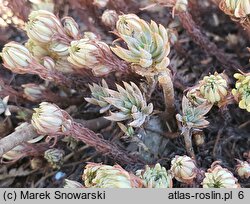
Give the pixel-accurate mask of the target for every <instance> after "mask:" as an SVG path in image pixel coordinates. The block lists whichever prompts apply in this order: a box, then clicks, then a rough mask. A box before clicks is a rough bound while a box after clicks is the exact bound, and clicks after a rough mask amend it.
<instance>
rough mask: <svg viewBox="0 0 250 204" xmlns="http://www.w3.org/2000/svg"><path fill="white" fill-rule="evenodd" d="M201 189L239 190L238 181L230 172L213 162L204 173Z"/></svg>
mask: <svg viewBox="0 0 250 204" xmlns="http://www.w3.org/2000/svg"><path fill="white" fill-rule="evenodd" d="M202 185H203V188H239V187H240V185H239V184H238V180H237V179H236V178H235V177H234V175H233V174H232V172H230V171H229V170H228V169H226V168H223V167H222V166H220V165H219V164H218V162H214V163H213V164H212V165H211V168H210V169H208V170H207V173H205V178H204V179H203V182H202Z"/></svg>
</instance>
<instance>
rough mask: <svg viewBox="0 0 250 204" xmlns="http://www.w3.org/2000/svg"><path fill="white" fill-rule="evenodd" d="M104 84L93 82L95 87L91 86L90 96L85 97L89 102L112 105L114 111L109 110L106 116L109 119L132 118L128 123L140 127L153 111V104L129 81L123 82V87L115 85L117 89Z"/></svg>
mask: <svg viewBox="0 0 250 204" xmlns="http://www.w3.org/2000/svg"><path fill="white" fill-rule="evenodd" d="M103 83H104V84H103V85H104V86H99V85H96V84H95V89H93V86H94V85H93V86H92V87H91V88H92V90H91V95H92V97H91V98H86V100H87V101H88V102H89V103H92V104H95V105H99V106H101V107H105V108H106V109H105V110H107V109H108V108H107V107H109V106H110V107H112V108H113V109H114V111H110V116H107V117H106V118H107V119H108V120H111V121H124V120H132V121H131V122H130V123H129V124H128V125H129V126H132V127H140V126H141V125H142V124H143V123H144V122H145V120H146V117H147V116H149V115H150V114H151V113H152V112H153V104H152V103H150V104H147V102H146V99H145V97H144V96H143V94H142V93H141V91H140V89H139V88H138V86H137V85H136V84H135V83H133V82H130V84H128V83H127V82H123V85H124V88H123V87H121V86H120V85H118V84H117V85H116V87H117V91H114V90H111V89H109V88H107V86H106V85H107V84H106V83H105V82H103ZM110 107H109V109H110Z"/></svg>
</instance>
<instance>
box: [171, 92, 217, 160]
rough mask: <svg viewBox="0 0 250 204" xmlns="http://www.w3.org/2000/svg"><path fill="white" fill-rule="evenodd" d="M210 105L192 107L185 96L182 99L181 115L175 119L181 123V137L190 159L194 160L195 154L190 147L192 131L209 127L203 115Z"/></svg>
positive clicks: (191, 146)
mask: <svg viewBox="0 0 250 204" xmlns="http://www.w3.org/2000/svg"><path fill="white" fill-rule="evenodd" d="M212 106H213V105H212V104H209V103H203V104H201V105H198V106H194V105H193V104H192V103H191V102H190V101H189V100H188V99H187V98H186V97H185V96H183V99H182V115H180V114H177V115H176V119H177V120H178V121H179V122H181V125H182V130H181V131H182V135H183V137H184V141H185V146H186V150H187V152H188V154H189V156H190V157H191V158H192V159H195V154H194V150H193V145H192V131H193V129H202V128H205V127H207V126H208V125H209V122H208V121H207V120H206V118H205V115H206V114H207V113H208V112H209V110H210V109H211V108H212Z"/></svg>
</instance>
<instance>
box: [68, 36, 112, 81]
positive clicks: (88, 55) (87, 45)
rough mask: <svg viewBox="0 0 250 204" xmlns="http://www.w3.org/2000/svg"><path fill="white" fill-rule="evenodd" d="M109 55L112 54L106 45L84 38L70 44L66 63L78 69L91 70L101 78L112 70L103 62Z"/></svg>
mask: <svg viewBox="0 0 250 204" xmlns="http://www.w3.org/2000/svg"><path fill="white" fill-rule="evenodd" d="M110 54H112V53H111V51H110V49H109V46H108V45H107V44H106V43H104V42H101V41H99V40H90V39H88V38H84V39H80V40H75V41H72V42H71V45H70V47H69V57H68V61H69V62H70V63H72V64H73V65H75V66H76V67H78V68H80V69H81V68H87V69H91V70H92V72H93V74H94V75H96V76H102V75H106V74H108V73H110V72H111V70H112V67H110V66H109V65H107V62H106V61H105V60H106V59H105V57H106V56H107V55H110Z"/></svg>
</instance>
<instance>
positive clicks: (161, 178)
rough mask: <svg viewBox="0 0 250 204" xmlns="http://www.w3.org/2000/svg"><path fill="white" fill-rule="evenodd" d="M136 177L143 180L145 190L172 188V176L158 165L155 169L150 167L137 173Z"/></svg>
mask: <svg viewBox="0 0 250 204" xmlns="http://www.w3.org/2000/svg"><path fill="white" fill-rule="evenodd" d="M136 175H137V176H139V177H140V178H141V179H142V182H143V186H144V187H145V188H172V186H173V182H172V176H171V174H170V173H169V172H168V171H167V170H166V169H165V167H161V165H160V164H159V163H157V164H156V165H155V166H154V167H152V168H151V167H149V166H148V165H147V166H146V168H145V169H144V170H138V171H136Z"/></svg>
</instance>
